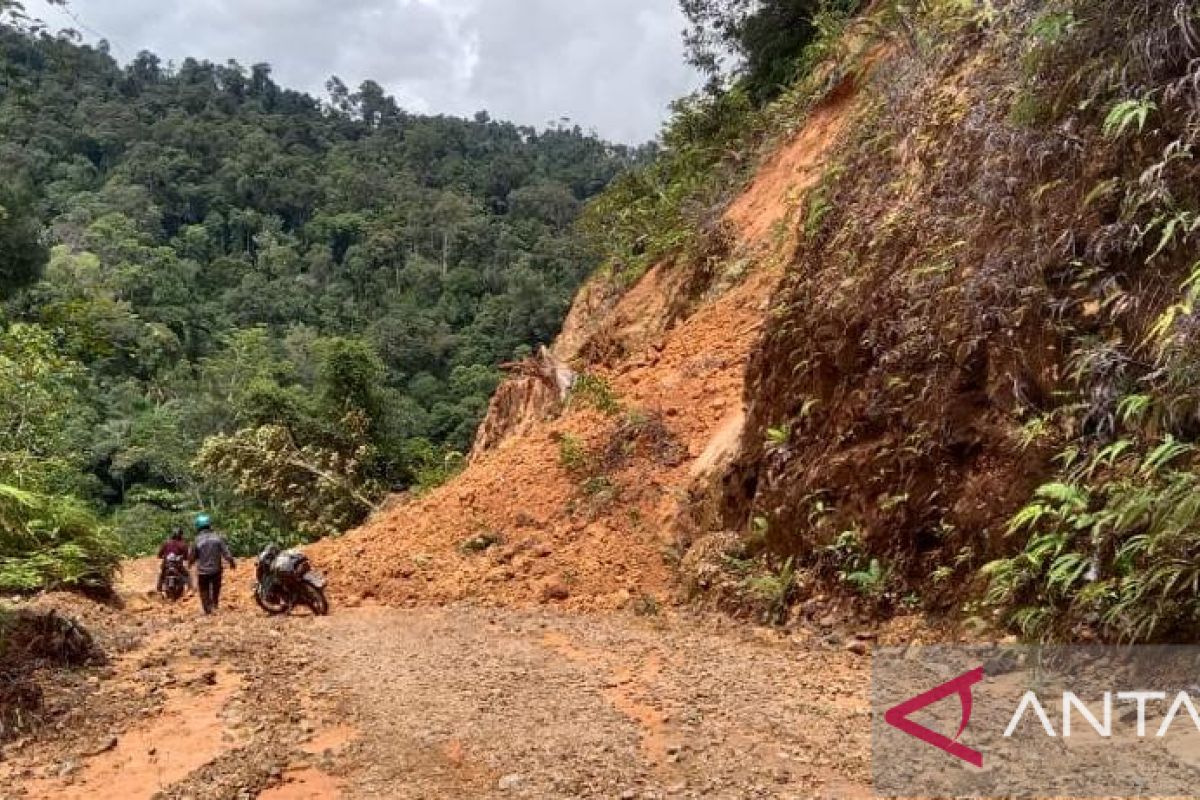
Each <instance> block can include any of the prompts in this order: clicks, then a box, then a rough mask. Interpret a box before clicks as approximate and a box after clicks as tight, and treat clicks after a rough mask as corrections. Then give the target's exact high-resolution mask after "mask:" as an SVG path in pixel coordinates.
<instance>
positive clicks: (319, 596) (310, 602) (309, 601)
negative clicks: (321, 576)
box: [300, 583, 329, 617]
mask: <svg viewBox="0 0 1200 800" xmlns="http://www.w3.org/2000/svg"><path fill="white" fill-rule="evenodd" d="M303 595H304V596H303V597H301V598H300V602H302V603H304V605H306V606H308V607H309V608H311V609H312V612H313V613H314V614H316V615H317V616H318V617H323V616H325V615H326V614H328V613H329V600H327V599H326V598H325V592H324V591H323V590H321V589H318V588H317V587H316V586H313V585H312V584H311V583H305V584H304V591H303Z"/></svg>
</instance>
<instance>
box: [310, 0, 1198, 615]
mask: <svg viewBox="0 0 1200 800" xmlns="http://www.w3.org/2000/svg"><path fill="white" fill-rule="evenodd" d="M1114 21H1116V22H1114ZM1114 25H1115V26H1116V27H1114ZM1114 30H1119V31H1121V34H1120V35H1113V31H1114ZM862 31H868V32H869V33H862ZM855 39H857V40H859V41H857V43H856V44H855V47H856V49H857V55H856V57H855V58H854V59H853V60H851V61H846V62H844V63H840V64H838V65H835V66H834V67H832V68H829V67H828V64H827V65H826V67H825V68H820V69H817V70H814V72H813V73H812V74H811V75H810V79H809V81H808V82H807V83H805V84H803V85H801V86H799V87H797V89H796V90H795V91H794V93H793V94H792V95H791V97H790V99H788V98H785V99H784V100H781V101H780V102H779V103H777V104H776V106H775V107H774V108H772V109H768V110H767V112H765V113H764V115H763V116H762V117H759V118H757V119H758V120H759V122H760V123H761V122H763V121H766V122H767V124H766V125H764V126H763V127H764V128H766V129H770V128H771V127H772V126H773V125H774V126H776V127H775V129H776V130H778V129H779V128H778V123H779V119H780V116H781V115H783V116H785V117H786V116H787V115H788V114H795V115H798V116H802V117H803V123H802V124H800V125H799V127H798V129H797V130H798V132H797V133H796V134H795V135H794V136H792V137H790V138H788V139H787V140H786V141H785V142H783V143H781V144H780V145H779V146H778V147H777V148H776V150H775V152H773V153H770V154H768V155H767V157H765V158H764V159H762V161H761V163H760V167H759V169H758V171H757V174H756V177H755V178H754V179H753V180H752V181H751V182H750V183H749V184H748V186H747V187H746V188H745V189H744V190H743V191H742V192H740V193H736V196H733V197H729V194H730V193H728V192H727V193H726V194H725V197H726V198H727V202H725V203H724V205H723V206H722V207H721V209H719V210H720V214H719V215H709V216H707V217H706V216H705V215H704V214H703V213H701V214H699V215H697V218H699V219H701V220H713V219H716V220H717V221H716V222H715V223H714V222H711V221H709V222H704V221H701V222H698V223H696V225H697V229H696V230H694V231H692V235H691V238H690V241H689V242H688V243H687V244H686V246H684V247H683V248H682V249H681V251H680V252H679V253H678V254H677V255H676V256H675V257H672V258H668V259H666V260H664V261H662V262H661V263H659V264H658V265H657V266H655V267H654V268H652V269H650V270H649V271H648V272H646V273H645V274H644V275H643V276H641V278H640V280H638V281H637V282H636V283H635V284H634V285H633V286H631V287H622V286H620V284H619V283H618V282H617V281H615V280H608V279H605V278H603V277H601V278H598V279H597V280H595V281H593V283H592V284H591V285H590V286H589V287H588V288H586V289H585V290H584V292H583V293H582V294H581V295H580V297H579V300H578V302H577V303H576V306H575V309H574V310H573V311H572V313H571V315H570V317H569V318H568V320H567V323H566V327H565V330H564V332H563V334H562V337H561V338H560V340H559V342H558V343H557V345H556V348H555V351H556V354H557V356H558V357H559V358H560V359H563V360H565V361H569V362H571V364H572V366H574V367H575V368H576V369H577V370H579V371H581V372H582V373H584V379H583V380H582V381H581V383H580V384H579V385H578V386H577V388H576V389H575V391H574V392H573V394H572V395H571V398H570V400H569V402H568V404H567V407H566V409H565V410H562V409H560V408H559V402H558V399H557V396H556V395H555V393H553V392H549V393H547V392H545V391H544V390H539V391H541V392H542V393H541V395H540V396H537V397H535V396H533V394H531V391H532V390H531V387H530V386H529V385H526V388H524V389H522V388H521V386H520V385H519V384H510V385H509V387H507V389H506V390H504V391H502V392H501V393H500V395H499V396H498V397H497V399H496V401H495V402H494V403H493V417H492V419H490V420H489V424H488V425H486V426H485V435H484V437H483V439H484V441H483V442H482V443H481V447H480V449H479V451H478V452H477V453H476V454H475V455H474V456H473V458H472V463H471V466H470V468H469V469H468V470H467V471H466V472H465V473H464V474H463V475H462V476H460V477H459V478H458V479H457V480H455V481H454V482H452V483H451V484H450V485H449V486H447V487H445V488H444V489H442V490H440V491H438V492H436V493H434V494H432V495H431V496H429V497H425V498H422V499H419V500H416V501H414V502H410V503H407V504H405V505H402V506H400V507H398V508H396V509H394V510H393V511H391V512H389V513H387V514H384V515H381V516H380V517H378V518H377V519H375V520H373V521H372V522H371V524H369V525H368V526H366V527H365V528H364V529H363V530H361V531H358V532H356V533H354V534H351V535H350V536H348V537H347V538H346V539H345V540H343V541H341V542H336V543H331V544H327V545H325V546H324V547H323V548H322V549H321V551H320V553H319V555H320V556H321V557H322V558H328V559H330V560H331V561H332V562H333V563H334V564H335V565H336V567H337V570H338V572H339V575H341V576H345V577H344V578H343V580H344V581H345V582H346V583H347V584H348V588H349V591H350V592H351V593H352V594H357V595H363V594H366V593H368V592H369V593H374V594H376V595H377V596H380V597H383V598H385V599H387V600H390V601H412V602H416V601H421V600H431V599H432V600H448V599H456V598H468V597H469V598H477V599H482V600H494V601H497V602H537V601H545V600H556V601H565V602H567V603H569V604H572V605H575V606H599V607H611V606H619V605H622V604H625V603H627V602H629V601H630V600H633V599H637V598H639V597H641V598H642V600H641V602H642V603H643V604H644V603H647V602H649V601H650V598H657V599H661V598H663V597H665V596H667V595H668V594H669V593H670V590H671V588H672V586H673V585H674V583H675V581H676V579H677V578H682V584H683V585H684V586H685V587H686V588H687V589H689V590H706V591H709V592H710V594H712V595H714V596H716V597H717V598H718V599H719V600H721V601H726V600H729V601H732V604H733V605H743V604H744V603H745V602H746V601H748V600H749V601H751V602H757V603H758V604H760V606H766V609H765V610H767V611H769V612H772V613H776V614H778V613H779V612H781V611H782V610H783V609H785V608H786V607H787V606H788V605H789V602H790V601H793V600H795V599H797V598H798V597H800V596H802V595H803V593H808V594H809V595H813V600H812V602H810V603H806V604H805V613H807V614H809V615H811V616H816V617H818V618H824V617H826V616H827V614H828V610H827V607H828V605H829V602H830V601H829V600H828V596H829V595H831V594H842V595H851V596H853V595H857V596H858V597H859V598H860V599H861V600H862V601H863V602H864V604H865V605H867V606H869V607H871V608H872V609H874V610H876V611H882V612H885V613H886V612H890V611H893V610H897V609H901V608H915V607H920V606H924V607H926V608H937V609H949V608H957V607H961V605H960V604H961V603H962V602H963V601H966V602H967V604H968V608H969V609H972V610H977V611H981V612H995V613H988V614H986V615H985V618H986V619H987V620H989V621H994V622H1001V623H1005V622H1012V623H1014V624H1015V625H1017V626H1018V627H1020V628H1021V629H1022V630H1023V632H1024V633H1026V634H1028V635H1047V634H1051V633H1058V634H1064V635H1069V636H1074V635H1078V636H1121V637H1126V638H1164V637H1168V636H1172V635H1175V636H1182V635H1191V634H1192V633H1195V632H1196V623H1195V622H1194V620H1196V619H1200V601H1197V599H1196V598H1195V597H1194V594H1189V593H1188V592H1187V591H1185V590H1184V589H1182V588H1180V587H1186V586H1191V585H1194V581H1195V580H1196V578H1195V569H1194V568H1193V567H1192V566H1191V564H1193V563H1194V552H1195V548H1196V547H1197V546H1200V533H1198V531H1200V506H1196V504H1195V503H1193V502H1189V498H1194V496H1195V494H1196V492H1197V491H1200V477H1198V476H1200V455H1198V454H1200V433H1198V427H1197V425H1196V419H1197V415H1196V413H1195V409H1196V408H1197V407H1200V377H1198V373H1197V371H1196V370H1195V368H1194V364H1195V354H1196V353H1197V352H1200V344H1198V341H1200V326H1197V325H1196V324H1195V314H1194V309H1195V307H1196V304H1197V303H1198V302H1200V265H1198V264H1196V263H1195V252H1196V251H1195V248H1196V244H1197V241H1198V240H1200V210H1197V209H1200V196H1198V195H1197V190H1196V187H1197V185H1200V184H1198V183H1197V180H1196V178H1197V174H1198V173H1197V167H1196V164H1195V160H1194V158H1193V157H1192V154H1193V152H1194V150H1195V148H1196V147H1197V146H1200V125H1198V123H1197V120H1200V71H1198V70H1200V58H1197V55H1198V54H1200V12H1198V11H1197V10H1196V9H1195V8H1192V7H1191V6H1189V5H1188V4H1180V3H1176V2H1167V1H1166V0H1163V2H1153V3H1134V2H1130V0H1104V2H1101V3H1086V2H1064V3H1046V2H1034V1H1033V0H1030V1H1029V2H1012V3H1004V4H996V5H995V6H994V7H993V5H991V4H989V5H988V6H987V7H986V8H983V7H975V6H974V5H964V6H953V5H951V6H930V7H928V8H926V9H925V10H924V11H922V12H919V13H918V12H911V13H910V12H907V11H902V10H901V11H898V10H896V8H895V7H892V6H889V5H888V4H880V5H879V6H877V7H876V8H875V9H874V10H873V11H872V12H870V20H869V22H868V24H865V25H861V26H859V28H858V29H857V30H856V31H851V32H850V33H849V34H848V35H847V36H845V37H843V40H842V41H843V43H845V42H847V41H850V40H855ZM834 58H835V59H836V58H837V56H834ZM847 73H849V74H852V75H854V76H855V79H848V78H847V79H842V80H838V76H841V75H845V74H847ZM830 84H833V85H832V86H831V85H830ZM814 97H823V98H824V99H823V100H821V101H819V102H817V103H816V104H815V105H813V107H812V108H810V109H809V110H808V111H807V112H804V113H803V114H802V115H801V114H800V112H796V111H794V109H797V108H804V107H806V103H807V102H809V101H810V100H811V99H812V98H814ZM787 121H788V122H790V123H793V124H795V120H787ZM756 124H758V123H756ZM748 139H749V140H751V141H754V140H755V136H748ZM735 155H736V154H735ZM666 216H669V215H666ZM653 219H656V220H657V219H658V218H657V217H653ZM641 233H643V234H644V231H642V232H641ZM675 233H677V232H676V231H671V234H672V237H674V234H675ZM672 237H664V238H666V239H669V240H671V241H674V240H675V239H674V238H672ZM638 241H640V240H638ZM635 249H636V248H635ZM520 380H525V381H529V380H531V379H530V378H523V379H520ZM506 436H507V438H506ZM1014 519H1015V520H1016V522H1015V524H1014V523H1012V522H1011V520H1014ZM676 567H681V568H682V574H681V575H680V574H679V573H678V572H677V571H676V569H675V568H676ZM828 588H836V589H838V590H839V592H836V593H831V592H828V591H826V589H828ZM713 590H716V591H713ZM821 595H826V597H825V599H818V598H819V597H820V596H821ZM643 596H644V597H643Z"/></svg>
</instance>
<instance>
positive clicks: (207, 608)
mask: <svg viewBox="0 0 1200 800" xmlns="http://www.w3.org/2000/svg"><path fill="white" fill-rule="evenodd" d="M226 562H228V564H229V568H230V569H237V564H236V563H235V562H234V560H233V554H232V553H230V552H229V545H227V544H225V540H224V539H222V538H221V535H220V534H219V533H217V532H216V531H214V530H213V527H212V519H210V518H209V516H208V514H197V515H196V541H195V543H194V544H192V549H191V551H190V552H189V553H188V563H189V564H195V565H196V577H197V579H198V581H199V584H200V605H201V606H202V607H203V608H204V613H205V614H211V613H213V612H214V611H216V610H217V607H218V606H220V604H221V577H222V572H223V571H224V566H225V563H226Z"/></svg>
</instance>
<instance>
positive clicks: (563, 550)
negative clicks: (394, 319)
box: [314, 82, 855, 608]
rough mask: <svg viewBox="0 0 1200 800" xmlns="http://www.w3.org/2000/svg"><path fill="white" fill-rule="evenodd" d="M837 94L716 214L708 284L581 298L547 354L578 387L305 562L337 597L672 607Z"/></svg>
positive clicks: (533, 399)
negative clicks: (691, 513)
mask: <svg viewBox="0 0 1200 800" xmlns="http://www.w3.org/2000/svg"><path fill="white" fill-rule="evenodd" d="M854 108H855V104H854V91H853V85H852V83H850V82H847V83H846V84H845V85H844V86H843V87H842V88H841V89H839V90H838V91H836V92H834V93H832V94H831V96H830V97H829V98H828V99H827V100H826V101H825V102H824V103H823V104H821V105H820V106H818V107H817V108H816V109H815V110H814V111H813V113H812V116H811V122H810V123H809V124H807V125H806V126H804V127H802V128H801V130H800V132H799V133H798V134H796V135H795V136H793V137H790V138H789V139H787V140H786V141H784V142H783V143H782V144H781V145H780V147H779V148H778V149H777V151H776V152H774V153H773V154H772V155H771V156H770V157H769V158H767V159H766V160H765V161H764V162H763V165H762V167H761V168H760V170H759V171H758V173H757V175H756V177H755V178H754V179H753V180H752V181H751V182H750V183H749V184H748V186H747V187H746V188H745V190H744V191H743V192H742V193H741V194H740V196H738V197H737V198H736V199H735V201H734V202H733V203H732V204H731V205H730V207H729V209H728V211H727V212H726V213H725V215H724V219H723V222H722V225H721V226H720V231H719V233H718V234H715V237H714V238H717V239H719V240H720V241H719V246H720V247H721V249H722V251H723V255H724V257H723V258H722V259H721V261H720V263H719V265H718V266H717V267H716V269H715V270H714V269H712V268H711V265H709V268H704V269H701V268H697V266H696V265H694V264H692V263H689V262H688V261H686V260H685V259H682V258H680V259H677V260H668V261H665V262H663V263H660V264H658V265H656V266H654V267H653V268H652V269H650V270H649V271H648V272H646V274H645V275H643V276H642V277H641V278H640V279H639V280H638V281H637V282H636V283H635V284H634V285H632V286H631V287H629V288H628V289H627V290H624V291H620V290H618V289H617V288H616V287H614V286H613V284H612V283H611V282H610V280H609V279H608V278H606V277H604V276H600V277H598V278H597V279H595V280H594V281H593V282H592V283H591V284H589V286H588V287H586V288H585V289H584V290H583V292H581V294H580V295H579V298H578V299H577V301H576V303H575V306H574V308H573V310H572V312H571V315H570V317H569V318H568V320H567V322H566V325H565V327H564V331H563V333H562V335H561V336H560V337H559V339H558V341H557V342H556V344H555V346H554V348H553V352H554V355H555V356H556V357H557V358H558V359H560V360H561V361H562V362H567V363H570V364H571V365H572V366H574V367H575V369H577V370H578V371H579V372H581V373H583V374H584V376H585V377H584V378H583V383H582V384H581V387H582V388H577V390H576V391H575V393H574V394H573V395H572V396H571V398H570V399H569V400H568V402H567V403H566V405H565V407H563V404H561V403H560V402H559V396H558V392H557V391H555V387H554V385H553V381H552V380H551V379H549V377H548V376H542V377H538V376H529V375H521V376H516V377H514V378H513V379H511V380H510V381H509V383H508V384H506V385H505V386H504V387H502V388H501V390H500V392H498V394H497V396H496V398H495V399H494V400H493V403H492V407H491V410H490V413H489V417H488V420H487V421H485V423H484V426H483V429H482V433H481V435H480V438H479V440H477V445H476V450H475V452H474V453H473V454H472V456H471V459H470V465H469V467H468V468H467V469H466V471H465V472H464V473H463V474H461V475H460V476H458V477H457V478H456V479H454V480H453V481H452V482H451V483H449V484H448V485H447V486H445V487H442V488H441V489H438V490H437V491H435V492H432V493H431V494H429V495H428V496H425V497H421V498H416V499H399V500H397V501H396V505H395V506H393V507H392V508H391V509H390V510H388V511H386V512H383V513H381V514H379V515H377V516H376V517H375V518H374V519H372V520H371V521H370V522H369V524H367V525H366V526H364V527H363V528H362V529H360V530H357V531H354V532H352V533H350V534H349V535H347V536H346V537H344V538H343V539H341V540H338V541H333V542H327V543H322V544H321V545H318V546H317V547H316V548H314V555H315V557H316V558H317V559H318V561H320V562H321V563H323V564H328V565H329V567H330V569H331V571H332V572H334V573H335V574H336V575H337V585H336V591H338V592H339V593H341V594H342V595H343V597H348V598H351V599H353V598H362V597H376V598H379V599H381V600H384V601H386V602H389V603H418V602H427V601H431V600H432V601H448V600H457V599H463V598H471V599H475V600H481V601H485V602H497V603H537V602H543V601H556V602H564V603H565V604H566V605H568V606H571V607H586V608H615V607H621V606H624V605H627V604H630V603H631V602H635V603H637V604H638V606H639V607H644V606H647V605H653V604H655V603H658V602H661V601H663V600H665V599H667V598H668V597H670V596H671V595H672V589H673V585H674V577H673V564H674V562H675V561H676V560H677V558H678V557H679V555H680V550H679V542H678V540H677V530H676V523H677V521H678V519H679V518H680V517H681V507H682V505H681V504H686V502H687V499H688V496H689V490H690V488H691V487H692V486H693V485H694V484H695V483H696V481H697V479H698V478H700V477H701V476H703V475H706V474H711V473H712V472H714V471H715V470H717V469H718V468H720V467H723V466H724V463H725V462H726V461H727V460H728V458H729V457H730V456H731V455H732V453H733V452H734V450H735V449H736V445H737V439H738V436H739V434H740V430H741V425H742V421H743V419H744V412H743V401H742V395H743V379H744V371H745V365H746V362H747V360H748V358H749V356H750V353H751V350H752V348H753V347H754V344H755V343H756V342H757V341H758V339H759V336H760V329H761V326H762V324H763V320H764V318H765V316H766V313H767V311H768V309H769V307H770V303H771V297H772V294H773V292H774V290H775V287H776V285H777V284H778V282H779V279H780V276H781V271H780V264H782V263H783V262H784V261H786V260H787V258H788V255H789V253H790V251H791V249H792V248H793V247H794V246H795V240H794V236H783V237H776V238H774V239H773V238H772V237H771V236H770V235H769V233H770V232H771V231H774V230H784V231H786V230H790V229H793V228H794V227H795V217H796V215H797V214H798V213H799V210H800V208H801V206H802V200H803V197H804V192H805V191H806V190H807V189H809V188H810V187H811V186H813V185H814V184H815V183H816V182H817V181H818V180H819V177H820V175H821V168H822V165H823V162H824V159H825V156H826V154H827V153H828V151H829V150H830V148H831V147H832V145H833V144H834V143H835V142H836V141H837V137H838V135H839V134H840V133H841V132H842V131H843V129H844V128H845V126H846V124H847V122H848V120H849V119H850V117H851V116H852V114H853V113H854Z"/></svg>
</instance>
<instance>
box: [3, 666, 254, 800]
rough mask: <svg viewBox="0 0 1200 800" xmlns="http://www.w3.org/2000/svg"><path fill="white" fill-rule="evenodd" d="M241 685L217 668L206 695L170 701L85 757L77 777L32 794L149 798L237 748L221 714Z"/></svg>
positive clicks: (40, 782)
mask: <svg viewBox="0 0 1200 800" xmlns="http://www.w3.org/2000/svg"><path fill="white" fill-rule="evenodd" d="M240 684H241V680H240V678H238V677H236V676H234V675H232V674H231V673H229V672H225V671H221V670H217V671H216V680H215V684H214V685H213V686H212V687H211V688H210V689H209V690H208V691H205V692H202V693H200V694H189V693H186V692H184V693H180V694H177V695H175V696H173V697H171V698H169V699H168V700H167V702H166V703H165V704H164V705H163V709H162V712H161V713H160V714H158V715H156V716H155V717H153V718H151V719H149V720H147V721H145V722H143V723H141V724H139V725H138V726H137V727H135V728H133V729H132V730H129V731H126V732H124V733H122V734H120V735H119V736H118V737H117V744H116V747H114V748H113V749H111V750H109V751H107V752H104V753H100V754H98V755H95V756H93V757H91V758H88V759H86V760H85V761H84V763H83V767H82V769H81V770H80V771H79V772H78V773H76V775H75V776H73V777H69V778H64V779H57V778H54V779H46V778H42V779H37V780H33V781H29V782H27V783H26V785H25V789H26V791H27V793H28V796H29V797H53V798H55V799H56V800H92V799H93V798H97V797H114V798H121V800H149V798H151V797H153V796H154V794H155V793H156V792H159V791H161V790H162V789H164V788H165V787H167V786H169V785H170V784H172V783H175V782H176V781H179V780H182V779H183V778H185V777H187V775H189V774H190V773H191V772H192V771H194V770H196V769H199V768H200V767H202V766H204V765H205V764H207V763H209V762H210V761H212V760H213V759H215V758H217V757H218V756H220V755H222V754H223V753H225V752H227V751H229V750H232V749H233V748H234V747H235V746H236V744H235V743H234V742H232V741H231V740H230V739H229V737H226V736H224V734H225V725H224V723H223V722H222V720H221V712H222V710H223V709H224V708H225V704H226V703H227V702H228V701H229V699H230V698H231V697H232V696H233V695H234V693H235V692H236V691H237V690H238V688H239V687H240Z"/></svg>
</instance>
